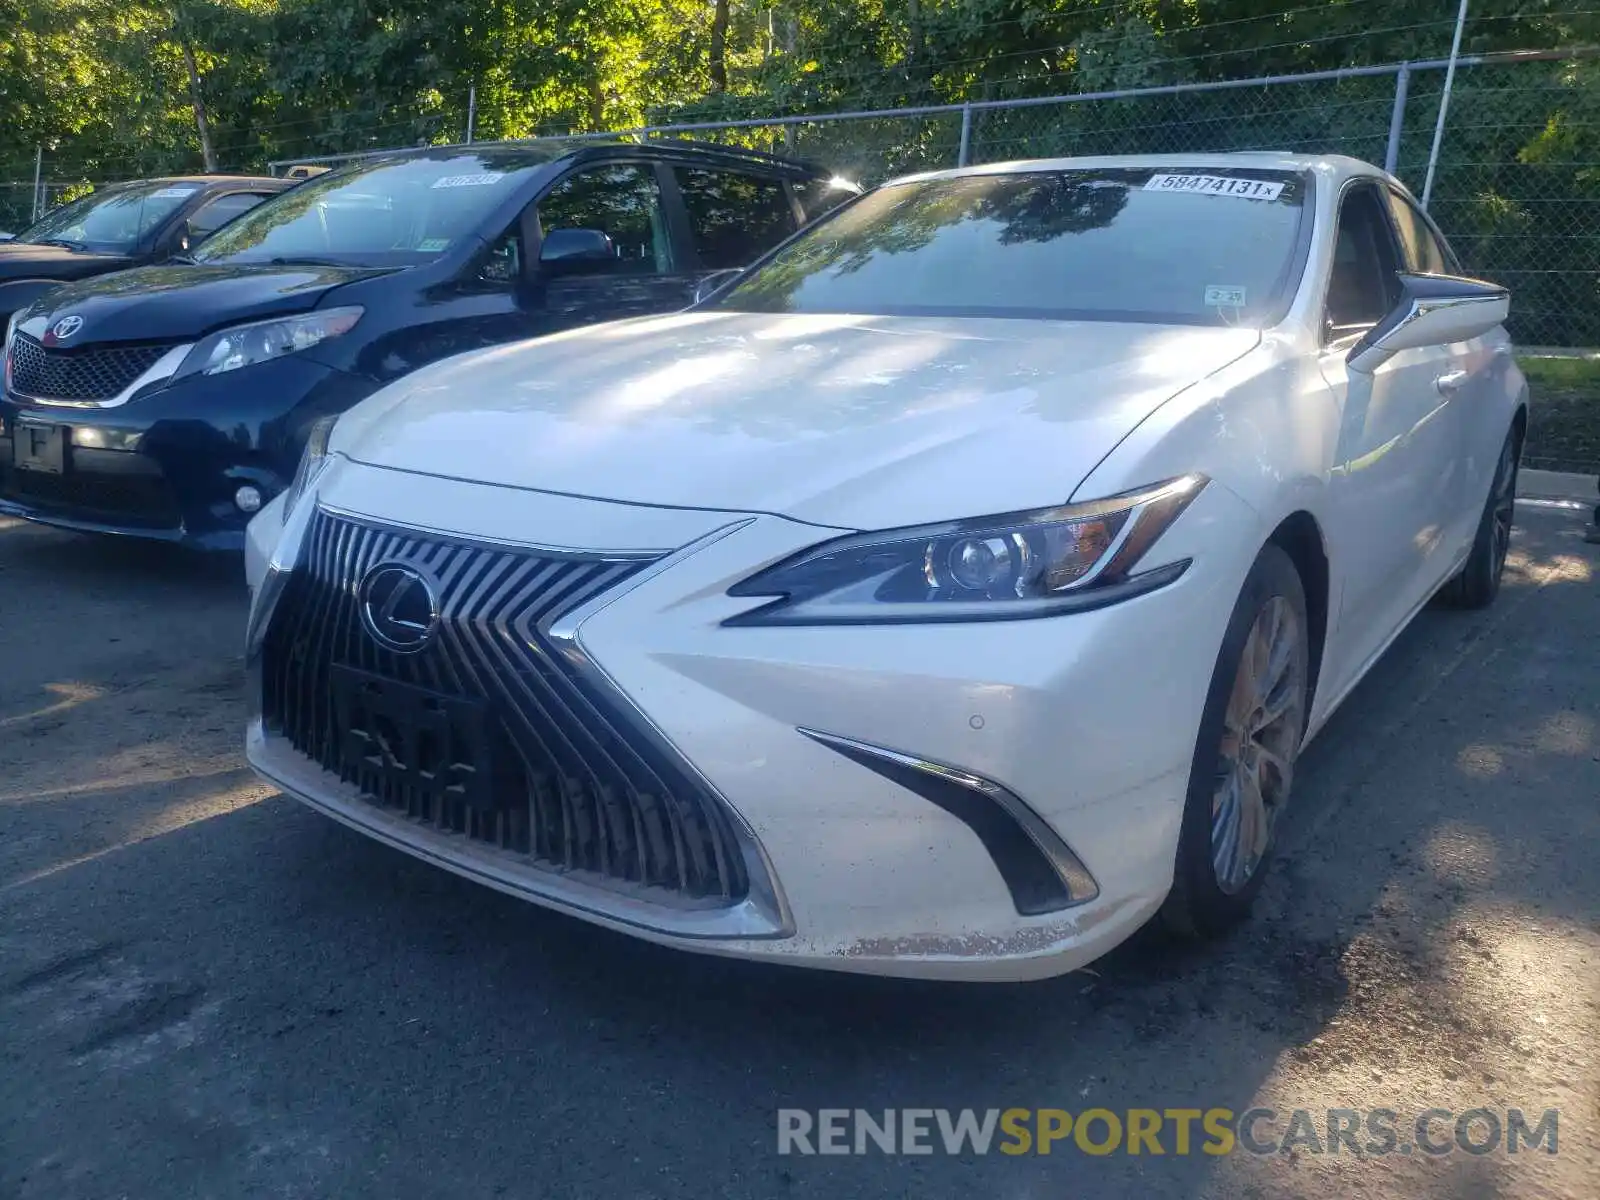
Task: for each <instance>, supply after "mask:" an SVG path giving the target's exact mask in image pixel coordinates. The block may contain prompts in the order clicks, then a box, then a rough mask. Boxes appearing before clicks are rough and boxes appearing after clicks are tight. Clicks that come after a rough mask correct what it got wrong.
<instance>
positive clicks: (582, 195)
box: [539, 163, 674, 275]
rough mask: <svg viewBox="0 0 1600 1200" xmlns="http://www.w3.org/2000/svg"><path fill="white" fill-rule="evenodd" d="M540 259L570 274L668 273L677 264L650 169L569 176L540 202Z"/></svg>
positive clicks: (626, 167)
mask: <svg viewBox="0 0 1600 1200" xmlns="http://www.w3.org/2000/svg"><path fill="white" fill-rule="evenodd" d="M539 232H540V237H541V238H542V239H543V241H542V243H541V245H540V253H539V258H540V260H541V261H542V262H545V263H560V264H561V269H562V271H563V272H564V273H566V274H585V275H665V274H669V273H670V272H671V271H672V270H673V267H674V264H673V261H672V239H671V237H669V236H668V233H667V221H666V215H665V214H664V213H663V211H662V205H661V188H660V185H659V184H657V183H656V177H655V173H654V172H653V171H652V170H651V169H650V168H649V167H640V166H634V165H631V164H624V163H616V164H612V165H608V166H603V167H591V168H589V169H587V170H583V171H578V172H577V173H575V174H572V175H569V176H567V177H566V178H565V179H563V180H562V181H561V182H560V183H558V184H556V186H555V187H554V188H552V189H551V190H550V191H549V192H547V193H545V195H544V198H543V199H541V200H540V201H539Z"/></svg>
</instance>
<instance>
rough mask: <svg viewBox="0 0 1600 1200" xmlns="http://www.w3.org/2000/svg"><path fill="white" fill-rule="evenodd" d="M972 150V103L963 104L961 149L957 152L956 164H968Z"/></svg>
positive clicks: (959, 165)
mask: <svg viewBox="0 0 1600 1200" xmlns="http://www.w3.org/2000/svg"><path fill="white" fill-rule="evenodd" d="M971 152H972V105H971V104H963V105H962V106H961V149H960V150H959V151H957V153H956V166H958V167H964V166H966V165H967V158H968V156H969V155H970V154H971Z"/></svg>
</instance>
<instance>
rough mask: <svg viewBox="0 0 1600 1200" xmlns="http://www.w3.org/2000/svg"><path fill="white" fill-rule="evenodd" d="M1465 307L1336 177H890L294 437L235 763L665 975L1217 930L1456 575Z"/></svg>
mask: <svg viewBox="0 0 1600 1200" xmlns="http://www.w3.org/2000/svg"><path fill="white" fill-rule="evenodd" d="M529 225H531V226H532V228H534V229H536V228H537V225H536V223H529ZM524 227H525V228H527V227H528V226H527V225H525V226H524ZM536 249H537V247H525V248H524V250H525V252H528V253H531V254H532V257H533V258H535V259H536V258H537V254H536V253H533V252H534V251H536ZM589 265H590V266H591V267H593V269H594V270H595V271H596V272H597V273H599V274H600V275H602V276H608V275H613V274H615V273H619V272H630V271H641V270H645V269H647V268H646V264H645V262H644V261H642V260H638V259H629V258H625V257H623V258H618V259H616V260H615V261H610V260H597V261H596V262H594V263H592V264H589ZM563 286H568V287H570V286H573V284H572V281H570V280H567V279H565V278H564V280H563ZM1507 305H1508V297H1507V294H1506V292H1505V291H1504V290H1503V289H1502V288H1500V287H1498V286H1495V285H1493V284H1489V283H1484V282H1481V281H1478V280H1474V279H1469V278H1464V277H1462V275H1461V272H1460V268H1459V267H1458V265H1457V263H1456V260H1455V258H1454V256H1453V255H1452V253H1451V251H1450V248H1449V246H1448V245H1447V244H1446V242H1445V240H1444V238H1443V237H1441V236H1440V234H1439V231H1438V230H1437V229H1436V228H1435V227H1434V226H1433V224H1432V222H1431V221H1430V220H1429V219H1428V217H1427V216H1425V215H1424V214H1423V213H1422V212H1421V211H1420V209H1419V207H1418V206H1417V204H1416V203H1415V202H1414V201H1413V199H1412V198H1411V196H1410V195H1409V194H1408V193H1407V192H1406V191H1405V189H1404V188H1403V187H1401V186H1400V185H1399V184H1398V183H1396V182H1395V181H1394V180H1393V179H1391V178H1389V177H1388V176H1387V175H1385V174H1383V173H1382V172H1381V171H1378V170H1376V169H1375V168H1373V167H1370V166H1367V165H1366V164H1363V163H1360V162H1355V161H1352V160H1349V159H1342V158H1326V157H1292V156H1281V155H1266V154H1239V155H1217V156H1199V155H1197V156H1184V157H1162V158H1101V159H1062V160H1054V161H1035V162H1018V163H1005V164H998V165H994V166H986V167H980V168H976V169H970V170H960V171H949V172H938V173H934V174H926V175H918V176H914V177H911V178H906V179H901V180H898V181H896V182H894V183H891V184H887V185H885V186H883V187H880V188H878V189H876V190H875V191H872V192H870V193H868V194H867V195H865V196H863V197H861V198H859V199H857V200H855V201H853V202H851V203H849V204H848V205H846V206H845V207H843V208H842V209H840V210H839V211H837V212H836V213H835V214H834V215H833V216H832V217H831V218H829V219H827V220H825V221H823V222H821V223H819V224H817V225H815V226H813V227H812V228H810V229H809V230H807V231H805V232H803V233H801V234H800V235H799V236H797V237H795V238H793V239H792V240H791V241H789V242H788V243H787V244H785V245H784V246H782V247H780V248H779V249H778V250H777V251H776V252H774V253H772V254H770V255H768V256H767V257H766V258H765V259H764V260H762V261H761V262H759V263H757V264H756V265H755V266H754V267H753V268H751V269H749V270H747V271H745V272H744V273H742V274H740V275H739V276H737V277H736V278H734V279H732V280H731V281H728V282H726V283H725V284H724V285H723V286H722V287H721V288H720V290H716V291H714V292H712V293H711V294H710V295H708V296H705V297H704V298H703V299H702V300H701V301H700V302H699V303H697V304H696V305H695V307H693V308H691V309H690V310H689V311H686V312H683V313H679V314H676V315H673V316H667V317H655V318H648V319H641V320H632V321H624V322H620V323H615V324H610V325H602V326H597V327H591V328H586V329H578V330H573V331H571V332H567V333H562V334H559V335H557V336H554V337H550V338H546V339H544V340H540V341H533V342H526V343H522V344H519V345H511V346H503V347H499V348H496V349H490V350H485V351H482V352H475V353H472V354H469V355H464V356H461V357H458V358H455V359H452V360H449V361H446V362H443V363H440V364H438V365H436V366H434V367H431V368H428V369H425V370H423V371H420V372H418V373H417V374H415V375H412V376H410V377H409V378H407V379H405V380H403V381H401V382H399V383H396V384H394V385H392V386H390V387H388V388H387V389H385V390H384V391H382V392H380V393H378V394H377V395H375V396H373V397H372V398H370V399H368V400H366V401H365V402H363V403H362V404H360V405H358V406H357V407H355V408H354V409H352V410H350V411H349V412H348V413H346V414H345V415H344V416H343V417H341V418H339V419H338V421H337V423H336V424H332V425H329V424H327V423H324V424H322V425H319V426H317V427H316V428H315V430H314V431H313V433H312V437H311V442H310V445H309V446H308V449H307V452H306V457H305V461H304V464H303V466H302V468H301V471H300V474H299V475H298V477H297V478H296V480H295V482H294V485H293V486H292V488H291V489H290V490H289V492H287V493H286V494H285V495H283V496H282V497H280V498H279V499H277V500H276V501H275V502H274V503H272V504H271V505H270V506H269V507H268V508H266V509H265V510H264V511H263V512H262V513H261V514H260V516H259V518H258V519H257V520H256V521H255V522H254V524H253V525H252V526H251V528H250V534H249V562H248V573H249V576H250V582H251V586H252V592H253V602H252V611H251V621H250V630H249V635H248V662H249V667H250V672H251V676H252V681H253V682H252V692H253V695H254V697H255V700H256V711H255V712H254V713H253V715H252V719H251V723H250V727H249V731H248V739H247V742H248V751H249V756H250V760H251V762H252V764H253V765H254V766H255V768H256V769H257V770H258V771H259V772H260V773H261V774H262V775H263V776H265V777H266V778H267V779H269V780H270V781H272V782H273V783H275V784H276V785H278V786H279V787H280V788H282V789H283V791H285V792H287V793H288V794H290V795H292V796H295V797H298V798H299V799H301V800H303V801H304V802H306V803H307V804H309V805H312V806H313V807H315V808H317V809H319V810H321V811H322V812H324V813H327V814H328V815H330V816H332V817H335V818H337V819H339V820H340V821H343V822H345V823H346V824H348V825H350V826H353V827H354V828H356V829H358V830H360V831H362V832H364V833H367V834H370V835H371V836H373V837H375V838H378V839H380V840H381V841H384V842H387V843H389V844H390V845H392V846H396V847H399V848H400V849H402V850H404V851H406V852H407V853H409V854H413V855H415V856H417V857H418V858H422V859H425V860H427V861H429V862H431V863H435V864H438V865H439V866H441V867H444V868H447V869H449V870H452V871H456V872H458V873H460V874H462V875H465V876H468V877H470V878H472V879H476V880H479V881H481V882H483V883H486V884H489V885H490V886H493V887H496V888H499V889H501V890H503V891H506V892H509V893H511V894H512V895H515V896H519V897H522V898H525V899H527V900H531V901H534V902H536V903H538V904H543V905H547V906H549V907H551V908H555V909H559V910H560V911H562V912H566V913H570V914H573V915H576V916H579V917H582V918H584V919H586V920H590V921H593V922H596V923H597V924H600V925H604V926H608V927H610V928H613V929H618V930H622V931H625V932H628V933H632V934H636V935H638V936H641V937H645V938H649V939H651V940H653V941H657V942H663V943H666V944H669V945H672V946H677V947H681V948H683V949H688V950H699V951H706V952H711V953H718V954H728V955H737V956H742V957H747V958H759V959H767V960H772V961H782V962H787V963H795V964H800V965H804V966H812V967H825V968H833V969H838V970H849V971H866V972H878V973H883V974H896V975H914V976H927V977H943V978H970V979H988V980H1009V979H1024V978H1033V977H1039V976H1046V975H1052V974H1056V973H1059V972H1063V971H1067V970H1070V969H1072V968H1075V967H1077V966H1080V965H1081V964H1083V963H1085V962H1088V961H1089V960H1091V959H1093V958H1095V957H1096V956H1097V955H1100V954H1103V953H1105V952H1106V951H1107V950H1108V949H1110V948H1111V947H1112V946H1114V945H1116V944H1117V943H1118V942H1120V941H1122V940H1123V939H1124V938H1126V937H1128V936H1129V934H1131V933H1132V932H1133V931H1134V930H1135V929H1137V928H1138V927H1139V926H1141V925H1142V924H1144V923H1145V922H1146V921H1147V920H1149V919H1150V918H1151V917H1152V916H1154V915H1156V914H1158V913H1159V914H1161V916H1162V917H1163V918H1164V919H1165V920H1166V921H1167V922H1169V923H1170V924H1171V925H1172V926H1173V927H1175V928H1176V929H1179V930H1181V931H1186V932H1189V933H1194V934H1201V935H1208V934H1215V933H1218V932H1220V931H1223V930H1225V929H1227V928H1228V927H1229V926H1230V925H1232V924H1234V923H1235V922H1237V921H1238V920H1240V919H1241V918H1242V917H1244V916H1245V915H1246V913H1247V911H1248V910H1249V908H1250V907H1251V903H1252V900H1253V898H1254V897H1255V896H1256V893H1257V892H1258V890H1259V889H1260V887H1261V884H1262V878H1263V875H1264V873H1265V872H1266V870H1267V867H1268V863H1269V861H1270V859H1271V857H1272V851H1273V836H1274V830H1275V829H1276V828H1277V827H1278V825H1279V822H1280V820H1281V818H1282V814H1283V812H1284V809H1285V806H1286V805H1288V804H1289V803H1290V800H1291V796H1292V783H1293V780H1294V770H1295V762H1296V759H1297V757H1298V756H1299V754H1300V752H1301V749H1302V747H1303V746H1304V744H1305V742H1306V741H1307V739H1308V738H1310V737H1311V736H1313V735H1314V734H1315V733H1316V732H1317V730H1318V728H1319V727H1320V726H1321V725H1322V724H1323V723H1324V722H1325V721H1326V720H1327V719H1328V717H1329V715H1330V714H1331V713H1332V712H1333V711H1334V709H1335V708H1336V707H1337V706H1338V705H1339V703H1340V701H1341V700H1343V699H1344V697H1345V696H1346V695H1348V694H1349V692H1350V690H1351V689H1352V688H1353V687H1354V686H1355V685H1356V683H1357V682H1358V681H1359V680H1360V679H1361V677H1362V675H1363V674H1364V673H1365V672H1366V671H1367V669H1368V668H1369V667H1370V666H1371V665H1372V664H1373V661H1374V660H1375V659H1376V658H1377V657H1378V656H1379V655H1380V654H1382V652H1383V650H1384V648H1385V647H1386V646H1387V645H1388V644H1389V643H1390V641H1391V640H1392V639H1393V638H1394V637H1395V636H1396V634H1398V633H1399V632H1400V630H1401V629H1403V628H1404V627H1405V625H1406V623H1407V622H1408V621H1410V620H1411V618H1412V617H1413V616H1414V615H1415V614H1416V613H1417V611H1418V610H1419V609H1421V608H1422V607H1423V606H1424V605H1426V604H1427V603H1428V602H1429V600H1430V598H1431V597H1433V596H1435V594H1441V595H1442V596H1444V597H1446V598H1448V599H1449V600H1450V601H1453V602H1455V603H1457V604H1461V605H1468V606H1478V605H1486V604H1488V603H1489V602H1490V601H1492V600H1493V599H1494V597H1495V593H1496V591H1497V590H1498V586H1499V581H1500V576H1501V571H1502V568H1503V566H1504V563H1505V558H1506V548H1507V543H1508V540H1509V537H1510V531H1511V518H1512V501H1513V495H1514V487H1515V481H1516V472H1517V463H1518V456H1519V449H1520V446H1521V442H1522V437H1523V430H1524V427H1525V424H1526V421H1527V408H1526V406H1527V387H1526V385H1525V382H1524V380H1523V378H1522V376H1521V374H1520V372H1519V371H1518V369H1517V366H1516V363H1515V360H1514V359H1513V357H1512V353H1511V346H1510V342H1509V339H1508V338H1507V335H1506V333H1505V331H1504V329H1503V328H1502V322H1503V321H1504V319H1505V317H1506V313H1507Z"/></svg>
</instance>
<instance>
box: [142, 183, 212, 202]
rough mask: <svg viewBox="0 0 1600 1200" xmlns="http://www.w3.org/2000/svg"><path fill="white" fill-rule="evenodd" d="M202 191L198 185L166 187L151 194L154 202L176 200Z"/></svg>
mask: <svg viewBox="0 0 1600 1200" xmlns="http://www.w3.org/2000/svg"><path fill="white" fill-rule="evenodd" d="M199 190H200V187H199V185H198V184H196V185H194V186H192V187H164V188H162V189H161V190H160V191H158V192H151V193H150V199H152V200H176V199H178V198H179V197H180V196H192V195H194V194H195V193H196V192H198V191H199Z"/></svg>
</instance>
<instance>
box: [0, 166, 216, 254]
mask: <svg viewBox="0 0 1600 1200" xmlns="http://www.w3.org/2000/svg"><path fill="white" fill-rule="evenodd" d="M203 186H204V185H203V184H199V183H166V182H162V181H160V180H156V181H153V182H150V183H138V184H134V185H132V186H130V187H114V188H106V189H104V190H102V191H98V192H90V193H89V194H88V195H87V196H83V197H80V198H79V199H77V200H74V201H72V203H70V204H64V205H62V206H61V207H60V208H58V209H56V210H55V211H54V212H52V213H49V214H47V215H46V216H45V217H44V218H43V219H42V220H40V221H38V222H37V223H35V224H34V225H32V226H30V227H29V228H28V229H25V230H24V231H23V232H21V233H19V234H18V235H17V236H16V239H15V240H16V241H19V242H32V243H35V244H43V243H47V242H60V243H63V244H66V245H68V246H72V247H74V248H77V249H83V250H93V251H96V252H98V253H101V254H131V253H132V252H133V251H134V250H136V249H138V247H139V243H140V242H142V241H143V240H144V239H145V237H146V236H147V235H149V234H150V233H152V232H153V231H154V230H155V229H156V227H157V226H159V225H160V224H161V223H162V222H163V221H165V220H166V219H167V218H168V217H170V216H171V215H172V214H173V213H175V212H177V211H178V209H179V208H181V207H182V206H183V204H184V202H185V201H187V200H188V199H189V197H190V196H193V195H194V194H195V193H196V192H198V191H199V190H200V189H201V188H202V187H203Z"/></svg>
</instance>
